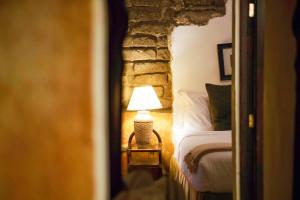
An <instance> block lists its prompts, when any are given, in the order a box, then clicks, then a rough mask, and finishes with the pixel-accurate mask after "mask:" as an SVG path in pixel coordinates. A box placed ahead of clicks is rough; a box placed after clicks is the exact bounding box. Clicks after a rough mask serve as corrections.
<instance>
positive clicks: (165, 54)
mask: <svg viewBox="0 0 300 200" xmlns="http://www.w3.org/2000/svg"><path fill="white" fill-rule="evenodd" d="M157 59H159V60H170V51H169V49H167V48H162V49H158V50H157Z"/></svg>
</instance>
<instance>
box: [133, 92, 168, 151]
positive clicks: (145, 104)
mask: <svg viewBox="0 0 300 200" xmlns="http://www.w3.org/2000/svg"><path fill="white" fill-rule="evenodd" d="M159 108H162V105H161V103H160V101H159V99H158V97H157V95H156V93H155V91H154V89H153V87H152V86H141V87H135V88H134V90H133V93H132V96H131V98H130V101H129V104H128V107H127V109H128V110H137V111H138V112H137V115H136V116H135V119H134V133H135V138H136V143H137V145H138V148H142V147H144V146H145V145H148V144H150V139H151V135H152V132H153V119H152V117H151V115H150V112H149V111H148V110H153V109H159Z"/></svg>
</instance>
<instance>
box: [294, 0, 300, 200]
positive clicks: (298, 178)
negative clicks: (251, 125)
mask: <svg viewBox="0 0 300 200" xmlns="http://www.w3.org/2000/svg"><path fill="white" fill-rule="evenodd" d="M293 32H294V36H295V38H296V41H297V57H296V61H295V71H296V115H295V147H294V148H295V150H294V183H293V184H294V185H293V199H294V200H297V199H300V190H299V185H300V171H299V168H300V1H299V0H298V2H297V5H296V9H295V12H294V19H293Z"/></svg>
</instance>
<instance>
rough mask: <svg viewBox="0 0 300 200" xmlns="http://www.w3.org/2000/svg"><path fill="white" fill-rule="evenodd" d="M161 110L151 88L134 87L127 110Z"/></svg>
mask: <svg viewBox="0 0 300 200" xmlns="http://www.w3.org/2000/svg"><path fill="white" fill-rule="evenodd" d="M159 108H162V105H161V103H160V101H159V99H158V97H157V95H156V93H155V91H154V89H153V87H152V86H150V85H148V86H141V87H135V88H134V90H133V93H132V96H131V99H130V101H129V104H128V107H127V110H152V109H159Z"/></svg>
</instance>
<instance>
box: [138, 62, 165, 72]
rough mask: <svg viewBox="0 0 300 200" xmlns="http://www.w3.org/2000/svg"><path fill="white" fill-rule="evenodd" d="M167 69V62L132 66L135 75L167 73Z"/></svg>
mask: <svg viewBox="0 0 300 200" xmlns="http://www.w3.org/2000/svg"><path fill="white" fill-rule="evenodd" d="M169 69H170V67H169V63H167V62H142V63H135V64H134V73H135V74H148V73H157V72H168V71H169Z"/></svg>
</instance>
